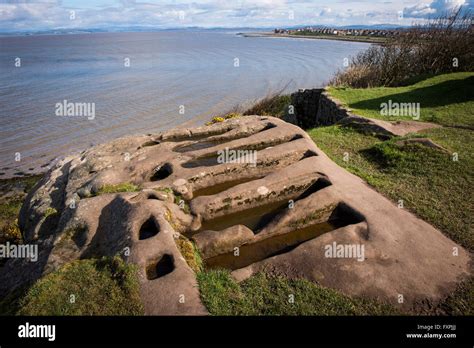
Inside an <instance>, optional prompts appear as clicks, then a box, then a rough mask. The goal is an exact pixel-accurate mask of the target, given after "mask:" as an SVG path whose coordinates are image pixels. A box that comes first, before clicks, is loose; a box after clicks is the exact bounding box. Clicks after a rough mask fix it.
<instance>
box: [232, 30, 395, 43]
mask: <svg viewBox="0 0 474 348" xmlns="http://www.w3.org/2000/svg"><path fill="white" fill-rule="evenodd" d="M239 35H241V36H244V37H277V38H278V37H279V38H282V37H283V38H298V39H312V40H334V41H351V42H364V43H371V44H383V43H384V42H385V41H386V39H384V38H381V37H374V38H367V37H364V38H357V37H351V36H335V35H315V36H311V35H293V34H275V33H272V32H261V33H239Z"/></svg>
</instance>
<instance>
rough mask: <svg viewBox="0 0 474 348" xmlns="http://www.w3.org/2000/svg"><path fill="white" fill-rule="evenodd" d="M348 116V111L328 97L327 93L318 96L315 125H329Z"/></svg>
mask: <svg viewBox="0 0 474 348" xmlns="http://www.w3.org/2000/svg"><path fill="white" fill-rule="evenodd" d="M348 116H350V113H349V111H348V110H347V109H346V108H345V107H344V106H342V105H341V104H340V103H339V102H338V101H337V100H334V99H332V98H331V97H329V95H328V93H327V92H323V93H321V94H320V97H319V106H318V113H317V115H316V119H315V123H316V125H318V126H327V125H331V124H334V123H336V122H338V121H340V120H342V119H343V118H346V117H348Z"/></svg>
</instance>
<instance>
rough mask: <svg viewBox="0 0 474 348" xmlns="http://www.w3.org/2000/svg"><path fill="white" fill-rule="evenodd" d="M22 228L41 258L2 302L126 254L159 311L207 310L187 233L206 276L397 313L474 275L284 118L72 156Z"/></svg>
mask: <svg viewBox="0 0 474 348" xmlns="http://www.w3.org/2000/svg"><path fill="white" fill-rule="evenodd" d="M316 142H317V139H316ZM114 191H128V192H114ZM51 212H53V213H51ZM19 224H20V227H21V230H22V232H23V235H24V238H25V240H26V242H28V243H38V244H39V246H40V250H41V255H40V259H39V260H38V262H36V263H32V262H22V261H21V260H9V262H7V264H6V265H5V266H4V267H3V268H2V269H1V270H0V295H4V294H6V293H7V292H8V291H11V290H12V289H14V288H18V287H21V286H24V285H26V284H28V283H31V282H32V281H34V280H35V279H37V278H39V277H40V276H41V275H44V274H45V273H47V272H50V271H52V270H54V269H57V268H58V267H60V266H61V265H62V264H64V263H65V262H68V261H71V260H74V259H78V258H89V257H95V256H102V255H107V256H112V255H117V254H119V255H121V256H122V257H124V258H125V259H127V260H128V261H129V262H133V263H135V264H137V265H138V266H139V269H140V271H139V277H140V283H141V294H142V300H143V303H144V306H145V311H146V313H147V314H205V313H206V310H205V308H204V307H203V305H202V304H201V302H200V298H199V290H198V288H197V282H196V277H195V274H194V272H193V271H192V269H191V268H190V267H189V266H188V264H187V263H186V260H184V258H183V257H182V256H181V254H180V251H179V248H178V246H177V244H176V240H177V239H178V238H180V237H181V236H185V237H186V238H190V239H192V240H194V241H195V244H196V246H197V247H198V249H200V251H201V255H202V256H203V258H204V264H205V266H206V267H208V268H214V267H224V268H228V269H231V270H232V271H233V273H232V274H233V275H234V276H235V277H236V278H237V279H239V280H241V279H245V278H246V277H249V276H251V275H252V274H254V273H255V272H258V271H261V270H265V271H267V272H271V273H275V274H282V275H285V276H288V277H304V278H306V279H309V280H312V281H314V282H318V283H320V284H322V285H324V286H328V287H333V288H336V289H339V290H341V291H343V292H345V293H346V294H349V295H357V296H368V297H372V298H380V299H383V300H386V301H388V302H391V303H394V304H399V300H400V295H402V296H403V303H402V304H401V305H402V306H410V305H412V304H413V303H415V302H416V301H419V300H423V299H426V298H428V299H431V300H434V301H436V300H438V299H440V298H442V297H443V296H445V295H446V294H447V293H449V292H450V291H452V289H454V287H455V286H456V284H457V283H458V282H459V281H461V280H463V279H464V278H465V277H466V276H467V275H468V274H469V273H470V269H469V261H470V255H469V254H468V252H467V251H465V250H464V249H463V248H462V247H460V246H459V245H457V244H456V243H454V242H453V241H451V240H450V239H448V238H447V237H446V236H444V235H443V234H442V233H441V232H440V231H438V230H437V229H435V228H434V227H432V226H431V225H429V224H427V223H426V222H424V221H422V220H420V219H418V218H417V217H415V216H414V215H412V214H411V213H409V212H407V211H405V210H403V209H400V208H398V207H397V206H396V205H395V204H394V203H392V202H391V201H389V200H388V199H386V198H385V197H383V196H382V195H380V194H379V193H377V192H376V191H374V190H373V189H371V188H370V187H368V186H367V184H366V183H365V182H363V181H362V180H361V179H360V178H358V177H356V176H354V175H352V174H350V173H348V172H347V171H345V170H344V169H342V168H340V167H339V166H337V165H336V164H335V163H334V162H332V161H331V160H330V159H329V158H328V157H327V156H326V155H325V154H324V153H323V152H322V151H320V150H319V148H318V147H317V146H316V145H315V144H314V142H313V141H312V140H311V138H309V136H308V135H307V134H306V133H305V132H304V131H302V130H301V129H300V128H298V127H296V126H293V125H291V124H288V123H285V122H283V121H281V120H279V119H276V118H273V117H259V116H248V117H241V118H235V119H230V120H227V121H225V122H222V123H217V124H214V125H211V126H203V127H198V128H192V129H175V130H171V131H167V132H164V133H161V134H157V135H146V136H135V137H128V138H121V139H117V140H115V141H113V142H110V143H106V144H103V145H99V146H96V147H93V148H90V149H88V150H87V151H84V152H82V153H81V154H79V155H74V156H70V157H67V158H65V159H64V160H62V161H60V162H59V163H57V164H56V166H55V167H54V168H52V169H51V170H50V171H49V173H48V174H47V175H46V176H45V177H44V178H43V179H42V181H41V182H40V183H39V184H38V185H37V186H36V187H35V188H34V189H33V191H32V192H30V194H29V195H28V197H27V199H26V201H25V203H24V205H23V207H22V210H21V214H20V219H19ZM338 246H342V247H343V249H344V246H347V247H346V248H345V249H344V251H345V252H342V253H339V252H338V250H339V249H338V248H337V247H338ZM331 248H335V249H334V250H332V249H331ZM352 248H353V249H352ZM336 249H337V250H336ZM331 250H332V251H333V252H331ZM348 251H349V252H351V251H353V252H354V253H352V254H348V253H347V252H348ZM355 251H358V252H357V253H355ZM360 251H362V253H361V252H360Z"/></svg>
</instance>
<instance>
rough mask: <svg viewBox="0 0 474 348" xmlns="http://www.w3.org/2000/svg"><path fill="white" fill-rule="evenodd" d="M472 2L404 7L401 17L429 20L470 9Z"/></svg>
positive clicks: (440, 0)
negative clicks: (460, 9)
mask: <svg viewBox="0 0 474 348" xmlns="http://www.w3.org/2000/svg"><path fill="white" fill-rule="evenodd" d="M472 3H474V0H434V1H431V2H422V3H418V4H416V5H415V6H410V7H405V8H404V9H403V15H404V16H405V17H410V18H429V17H438V16H442V15H444V14H446V13H449V12H450V11H453V10H454V9H457V8H460V7H463V8H468V7H472Z"/></svg>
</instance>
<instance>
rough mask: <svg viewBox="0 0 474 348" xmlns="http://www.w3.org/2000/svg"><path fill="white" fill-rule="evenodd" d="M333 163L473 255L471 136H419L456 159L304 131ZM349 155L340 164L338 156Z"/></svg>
mask: <svg viewBox="0 0 474 348" xmlns="http://www.w3.org/2000/svg"><path fill="white" fill-rule="evenodd" d="M308 133H309V134H310V136H311V137H312V138H313V139H314V141H315V142H316V144H317V145H318V146H319V147H320V148H321V150H323V151H324V152H325V153H326V154H327V155H328V156H329V157H330V158H331V159H332V160H333V161H335V162H336V163H337V164H339V165H340V166H342V167H344V168H346V169H347V170H349V171H350V172H352V173H354V174H356V175H358V176H360V177H361V178H363V179H364V180H366V181H367V182H368V183H369V184H370V185H372V186H373V187H375V188H376V189H377V190H378V191H380V192H382V193H383V194H385V195H386V196H388V197H389V198H391V199H392V200H393V201H395V202H398V201H399V200H403V204H404V207H405V208H407V209H409V210H411V211H413V212H415V213H416V214H417V215H419V216H420V217H421V218H423V219H424V220H426V221H428V222H430V223H432V224H433V225H435V226H437V227H438V228H440V229H441V230H442V231H443V232H445V233H446V234H447V235H448V236H450V237H451V238H452V239H453V240H455V241H457V242H459V243H461V244H462V245H463V246H465V247H467V248H470V249H471V250H474V236H473V233H472V226H473V216H474V212H473V201H474V200H473V195H472V187H473V186H474V178H473V173H474V156H473V155H472V152H471V149H472V145H473V144H472V143H473V140H472V131H470V130H466V129H455V128H447V129H434V130H431V131H427V132H424V133H423V135H425V136H429V137H430V138H431V139H433V140H434V141H435V142H437V143H439V144H441V145H443V146H445V147H446V148H447V149H449V150H450V151H452V152H458V153H459V160H458V161H453V159H452V156H451V155H450V154H447V153H443V152H441V151H438V150H434V149H431V148H427V147H425V146H422V145H410V146H404V147H399V146H397V145H396V144H395V141H397V140H399V139H400V138H396V139H392V140H389V141H381V140H379V139H378V138H376V137H373V136H369V135H363V134H361V133H358V132H357V131H355V130H353V129H350V128H342V127H340V126H330V127H321V128H315V129H312V130H310V131H309V132H308ZM345 153H347V154H349V159H348V161H347V162H346V161H344V154H345Z"/></svg>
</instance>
